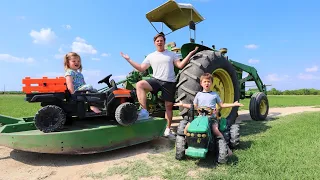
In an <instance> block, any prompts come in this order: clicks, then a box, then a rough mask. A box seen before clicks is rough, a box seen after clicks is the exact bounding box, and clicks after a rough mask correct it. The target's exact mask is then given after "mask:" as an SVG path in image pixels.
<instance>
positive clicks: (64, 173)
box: [0, 106, 320, 180]
mask: <svg viewBox="0 0 320 180" xmlns="http://www.w3.org/2000/svg"><path fill="white" fill-rule="evenodd" d="M304 111H320V108H314V107H312V106H308V107H287V108H271V109H270V111H269V116H268V119H271V118H274V117H277V116H284V115H288V114H292V113H300V112H304ZM250 119H251V118H250V114H249V111H239V117H238V119H237V122H241V121H244V120H250ZM180 120H181V117H175V118H174V121H173V126H177V125H178V123H179V121H180ZM173 148H174V143H172V142H170V141H169V140H168V139H166V138H159V139H157V140H153V141H151V142H148V143H142V144H139V145H135V146H131V147H127V148H122V149H119V150H116V151H110V152H105V153H99V154H90V155H75V156H72V155H52V154H38V153H28V152H22V151H16V150H12V149H9V148H6V147H0V172H1V177H0V179H1V180H7V179H15V180H20V179H21V180H22V179H23V180H24V179H30V180H44V179H45V180H49V179H71V180H72V179H119V180H120V179H126V178H127V176H121V175H110V176H106V175H105V174H104V173H105V172H107V170H108V169H109V168H111V167H114V166H118V165H125V164H126V163H127V162H132V161H136V160H144V161H146V162H148V156H149V155H151V154H158V153H160V152H165V151H170V150H172V149H173ZM99 175H100V176H99ZM189 175H190V176H191V177H192V176H195V177H196V176H197V175H196V173H195V172H190V174H189ZM144 179H154V180H156V179H161V178H160V177H149V178H144Z"/></svg>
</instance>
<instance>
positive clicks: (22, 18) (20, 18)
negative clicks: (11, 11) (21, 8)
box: [17, 16, 26, 20]
mask: <svg viewBox="0 0 320 180" xmlns="http://www.w3.org/2000/svg"><path fill="white" fill-rule="evenodd" d="M17 19H18V20H25V19H26V17H25V16H17Z"/></svg>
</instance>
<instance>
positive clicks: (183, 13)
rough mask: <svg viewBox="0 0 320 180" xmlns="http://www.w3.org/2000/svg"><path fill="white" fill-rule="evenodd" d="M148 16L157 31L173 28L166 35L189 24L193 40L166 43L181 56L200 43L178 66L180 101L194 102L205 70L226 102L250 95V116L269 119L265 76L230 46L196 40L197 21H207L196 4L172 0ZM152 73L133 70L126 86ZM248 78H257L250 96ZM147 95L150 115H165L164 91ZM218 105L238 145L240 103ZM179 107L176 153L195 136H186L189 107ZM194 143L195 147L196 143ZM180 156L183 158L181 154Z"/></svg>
mask: <svg viewBox="0 0 320 180" xmlns="http://www.w3.org/2000/svg"><path fill="white" fill-rule="evenodd" d="M146 18H147V19H148V21H149V22H150V23H151V24H152V26H153V27H154V29H155V30H156V31H157V32H158V33H160V32H163V33H164V25H165V26H166V27H167V28H168V29H170V32H168V33H164V34H165V35H168V34H170V33H172V32H174V31H177V30H179V29H181V28H183V27H189V31H190V37H189V38H190V39H189V41H190V42H188V43H185V44H183V45H182V46H181V48H179V47H177V46H176V43H175V42H169V43H167V44H166V49H167V50H169V51H174V52H176V53H177V54H179V55H180V56H181V59H183V58H184V57H186V56H187V55H188V53H189V52H190V51H192V50H194V49H195V47H196V46H198V47H199V48H198V50H197V52H196V53H195V54H194V55H193V56H192V57H191V59H190V63H188V64H187V65H186V66H185V67H184V68H183V69H181V70H179V69H175V72H176V75H177V76H176V77H177V78H176V80H177V84H176V87H177V92H176V101H177V102H179V101H182V102H183V103H187V104H190V103H192V102H193V99H194V97H195V95H196V93H197V92H199V91H201V90H202V89H201V86H200V76H201V75H202V74H204V73H210V74H212V75H213V77H214V82H213V84H212V86H211V90H212V91H215V92H217V93H218V94H219V95H220V98H221V100H222V101H223V102H224V103H233V102H235V101H240V99H245V98H251V100H250V105H249V110H250V116H251V118H252V119H253V120H265V119H266V117H267V115H268V111H269V102H268V98H267V89H266V85H265V84H263V82H262V80H261V79H260V77H259V75H258V73H257V70H256V69H255V68H254V67H252V66H248V65H245V64H242V63H239V62H236V61H233V60H231V59H229V57H228V56H227V55H226V54H227V52H228V49H227V48H220V49H219V50H217V49H216V47H215V45H211V46H210V47H209V46H205V45H203V43H201V44H200V43H197V42H196V38H195V37H196V25H197V24H198V23H200V22H202V21H204V18H203V17H202V16H201V15H200V14H199V12H198V11H197V10H196V9H195V8H194V6H193V5H191V4H185V3H177V2H176V1H173V0H169V1H167V2H165V3H164V4H162V5H160V6H159V7H157V8H155V9H153V10H152V11H150V12H148V13H147V14H146ZM155 23H160V24H161V30H158V29H157V28H156V27H155V26H154V24H155ZM167 39H168V38H167ZM244 72H246V73H247V74H248V75H247V76H246V77H243V73H244ZM151 77H152V68H151V67H150V68H149V69H148V70H147V71H146V72H137V71H133V72H131V73H130V74H129V75H128V76H127V79H126V80H125V81H124V82H125V87H126V88H127V89H131V88H133V89H134V88H135V84H136V82H138V81H139V80H142V79H148V78H151ZM248 81H253V82H255V84H256V86H257V88H258V90H259V92H257V93H254V94H252V95H250V96H247V95H246V93H245V87H246V86H245V83H246V82H248ZM148 97H149V98H148V99H149V101H148V105H149V109H150V111H151V115H153V116H161V117H163V116H164V110H165V109H164V103H163V101H162V100H161V92H159V93H158V94H152V93H149V94H148ZM217 108H218V109H219V111H220V112H221V116H222V117H223V118H225V119H226V120H227V122H226V129H225V130H224V131H223V135H224V139H225V140H226V142H227V144H228V145H229V146H230V147H231V148H235V147H236V146H237V145H238V144H239V140H240V132H239V125H238V124H236V123H235V121H236V118H237V117H238V107H232V108H222V109H221V107H219V106H218V105H217ZM179 111H180V115H181V116H182V117H183V119H184V120H182V121H180V124H179V127H178V130H177V139H176V148H177V153H178V151H179V149H180V150H181V149H186V148H187V147H186V146H187V145H186V143H185V142H186V141H189V140H190V139H192V138H191V137H187V136H186V134H185V133H184V129H185V127H186V124H187V123H188V122H191V124H192V119H193V118H191V120H190V115H188V114H189V112H190V110H189V109H187V108H183V107H180V108H179ZM204 119H205V118H204ZM202 120H203V118H202ZM202 120H201V121H202ZM203 121H205V120H203ZM197 122H200V120H199V119H198V120H197ZM191 127H192V126H191ZM191 127H190V128H191ZM191 130H192V128H191ZM191 130H190V131H191ZM207 130H208V129H207ZM209 132H210V131H209V130H208V131H207V133H206V134H208V133H209ZM203 134H205V133H203ZM203 134H202V135H203ZM198 135H199V134H198ZM200 135H201V133H200ZM202 135H201V137H202ZM188 138H189V140H188ZM194 138H195V139H197V141H194V142H193V143H199V145H200V144H201V143H202V142H204V141H200V142H199V141H198V137H194ZM200 139H201V138H200ZM190 141H191V140H190ZM206 146H207V145H206ZM193 147H196V146H195V144H194V145H193ZM198 150H199V149H198ZM183 152H184V151H183ZM190 153H191V150H190ZM220 153H222V152H220ZM178 156H179V155H178ZM199 156H202V155H199ZM177 159H180V158H179V157H178V158H177ZM222 159H223V158H222Z"/></svg>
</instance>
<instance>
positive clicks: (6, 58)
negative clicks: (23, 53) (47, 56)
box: [0, 54, 35, 63]
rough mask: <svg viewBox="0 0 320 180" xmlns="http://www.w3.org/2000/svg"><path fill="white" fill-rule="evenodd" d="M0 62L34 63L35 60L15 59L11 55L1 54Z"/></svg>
mask: <svg viewBox="0 0 320 180" xmlns="http://www.w3.org/2000/svg"><path fill="white" fill-rule="evenodd" d="M0 61H4V62H12V63H33V62H35V60H34V59H33V58H30V57H29V58H22V57H15V56H12V55H10V54H0Z"/></svg>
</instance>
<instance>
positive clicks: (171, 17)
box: [146, 0, 204, 31]
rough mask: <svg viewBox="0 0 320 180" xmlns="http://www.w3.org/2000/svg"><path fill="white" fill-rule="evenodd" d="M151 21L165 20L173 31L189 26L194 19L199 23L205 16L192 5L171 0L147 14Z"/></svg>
mask: <svg viewBox="0 0 320 180" xmlns="http://www.w3.org/2000/svg"><path fill="white" fill-rule="evenodd" d="M146 17H147V19H148V20H149V21H150V22H163V23H164V24H165V25H166V26H167V27H168V28H170V29H171V30H172V31H175V30H178V29H180V28H183V27H185V26H188V25H189V23H190V21H191V20H192V21H193V22H194V23H198V22H201V21H203V20H204V18H203V17H202V16H201V15H200V14H199V13H198V11H197V10H196V9H195V8H194V7H193V6H192V5H191V4H185V3H177V2H175V1H174V0H169V1H167V2H166V3H164V4H162V5H161V6H159V7H157V8H155V9H153V10H152V11H150V12H148V13H147V14H146Z"/></svg>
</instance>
